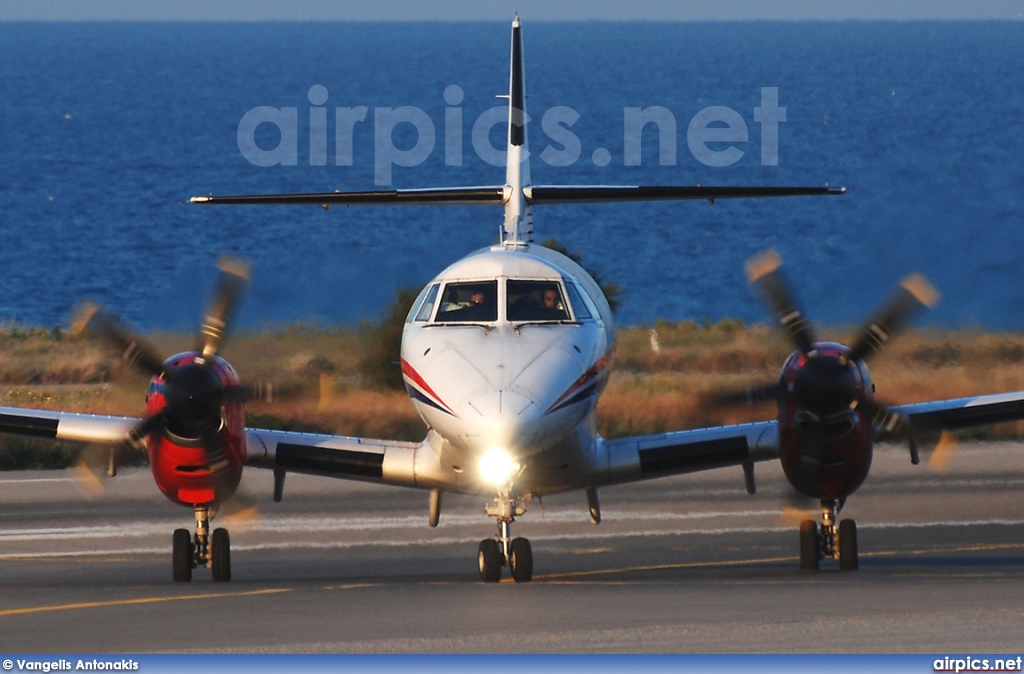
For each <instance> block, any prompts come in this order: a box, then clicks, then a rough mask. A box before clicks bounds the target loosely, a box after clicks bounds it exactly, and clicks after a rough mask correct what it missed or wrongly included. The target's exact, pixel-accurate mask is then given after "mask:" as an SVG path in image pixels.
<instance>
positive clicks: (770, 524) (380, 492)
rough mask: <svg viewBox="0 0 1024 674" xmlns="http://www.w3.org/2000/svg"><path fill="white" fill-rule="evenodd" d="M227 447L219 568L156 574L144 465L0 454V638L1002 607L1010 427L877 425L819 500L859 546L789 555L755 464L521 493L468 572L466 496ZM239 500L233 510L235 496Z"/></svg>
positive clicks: (190, 638) (720, 647) (519, 637)
mask: <svg viewBox="0 0 1024 674" xmlns="http://www.w3.org/2000/svg"><path fill="white" fill-rule="evenodd" d="M271 483H272V478H271V476H270V474H269V473H267V472H265V471H258V470H250V471H246V474H245V476H244V477H243V485H244V493H243V499H242V500H243V501H244V502H245V503H242V504H241V505H236V506H234V507H233V509H238V508H240V507H242V505H249V506H253V507H254V508H255V509H258V511H259V513H258V516H256V517H252V518H248V519H245V518H241V517H235V518H232V516H231V515H229V514H228V513H227V512H226V511H227V510H228V509H225V511H224V512H222V513H221V514H220V515H219V516H218V518H217V519H216V520H215V522H214V525H215V526H227V527H228V528H229V529H230V531H231V538H232V572H233V580H232V581H231V582H230V583H217V584H215V583H213V582H212V581H211V580H210V575H209V572H208V571H207V570H205V569H197V570H196V572H195V573H194V580H193V582H192V583H190V584H175V583H172V582H171V562H170V547H171V532H172V530H173V529H175V528H178V527H186V528H190V529H191V528H192V527H193V524H194V523H193V518H192V513H191V512H190V511H189V510H188V509H185V508H181V507H179V506H175V505H173V504H171V503H170V502H167V501H165V500H164V499H163V497H162V496H160V495H159V493H158V492H157V489H156V487H155V486H154V484H153V482H152V479H151V477H150V475H149V473H148V472H146V471H138V470H136V471H127V472H125V473H124V474H122V475H121V476H119V477H117V478H115V479H113V480H104V485H105V487H106V488H105V491H104V492H103V493H102V494H99V495H94V496H93V497H92V498H91V500H90V499H89V498H87V497H86V496H85V495H84V493H83V491H84V490H83V483H81V482H80V481H78V480H76V479H75V478H74V476H73V474H72V473H71V472H70V471H69V472H56V473H48V472H47V473H38V472H33V473H2V474H0V651H3V652H43V653H46V652H64V653H68V652H91V653H143V652H303V653H309V652H332V653H348V652H360V653H377V652H513V653H537V652H567V653H579V652H630V653H632V652H673V653H675V652H893V653H896V652H926V653H938V654H951V655H952V654H957V653H979V652H993V653H1006V654H1019V653H1020V650H1021V648H1022V644H1024V642H1022V641H1021V634H1022V629H1024V628H1022V625H1024V608H1022V604H1024V445H1022V444H1017V443H997V444H966V445H963V446H962V447H961V449H960V451H959V453H958V454H957V456H956V459H955V461H954V463H953V465H952V467H951V468H950V469H949V470H948V472H946V473H944V474H939V473H935V472H932V471H930V470H928V468H926V467H925V466H923V465H922V466H917V467H914V466H911V465H910V462H909V458H908V456H907V453H906V451H905V450H903V449H902V448H888V447H883V448H881V449H880V450H879V451H878V453H877V454H876V460H875V465H874V466H873V469H872V474H871V476H870V477H869V478H868V481H867V483H866V485H865V486H864V487H863V488H862V489H861V490H860V491H859V492H858V493H857V494H855V495H854V496H853V497H852V498H851V499H850V500H849V502H848V503H847V505H846V508H845V509H844V510H843V512H842V515H841V517H842V518H846V517H850V518H853V519H856V520H857V523H858V527H859V539H860V553H861V569H860V570H859V571H855V572H840V571H838V569H837V567H836V564H835V563H834V562H832V561H831V560H826V561H824V562H823V563H822V571H821V572H818V573H810V574H808V573H802V572H800V571H799V570H797V554H798V540H797V533H796V527H797V525H796V523H795V522H791V523H781V522H780V509H781V507H782V505H783V504H784V502H785V500H786V499H785V493H786V488H785V481H784V479H783V477H782V475H781V472H780V471H779V469H778V467H777V466H775V465H774V464H771V465H760V466H758V493H757V494H756V495H754V496H748V495H747V494H746V493H745V492H744V490H743V476H742V473H741V471H740V470H739V469H734V470H723V471H713V472H710V473H704V474H701V475H694V476H685V477H679V478H672V479H666V480H660V481H653V482H649V483H641V484H637V485H631V486H624V487H616V488H610V489H606V490H603V491H602V492H601V496H602V504H603V506H604V522H603V523H602V524H601V525H600V526H593V525H591V524H590V523H589V519H588V516H587V511H586V500H585V498H584V496H583V494H582V493H574V494H567V495H561V496H558V497H550V498H547V499H544V502H543V505H541V504H539V503H537V502H536V501H534V502H532V503H531V504H529V506H528V512H527V514H526V516H524V517H523V518H520V519H519V520H518V521H517V522H516V524H515V525H514V529H513V532H514V534H515V535H519V536H526V537H528V538H529V539H530V540H531V542H532V543H533V548H534V556H535V568H536V575H535V579H534V581H533V582H532V583H529V584H520V585H517V584H514V583H512V582H510V581H509V582H502V583H501V584H499V585H484V584H481V583H480V582H479V581H478V579H477V572H476V547H477V544H478V542H479V540H480V539H481V538H485V537H489V536H491V535H493V533H494V530H495V527H494V523H493V520H491V519H489V518H487V517H486V516H484V514H483V504H484V499H483V498H481V497H459V496H452V495H447V496H446V498H445V504H444V505H445V507H444V511H443V514H442V517H441V525H440V526H439V527H438V528H437V529H430V528H429V527H428V526H427V495H426V493H425V492H419V491H413V490H405V489H395V488H386V487H379V486H375V485H366V484H359V483H347V482H341V481H334V480H326V479H317V478H308V477H303V476H298V475H289V476H288V479H287V483H286V486H285V497H284V502H283V503H279V504H275V503H273V502H272V500H271ZM250 512H251V511H250Z"/></svg>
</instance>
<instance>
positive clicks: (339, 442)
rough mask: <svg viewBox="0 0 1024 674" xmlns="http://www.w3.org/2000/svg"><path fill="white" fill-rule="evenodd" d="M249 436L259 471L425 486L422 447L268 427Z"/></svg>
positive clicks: (250, 454)
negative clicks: (420, 478)
mask: <svg viewBox="0 0 1024 674" xmlns="http://www.w3.org/2000/svg"><path fill="white" fill-rule="evenodd" d="M245 435H246V447H247V451H248V457H247V459H246V463H247V464H249V465H251V466H254V467H257V468H268V469H271V470H283V471H285V472H292V473H305V474H307V475H319V476H322V477H333V478H339V479H346V480H360V481H369V482H382V483H385V484H395V485H401V486H407V487H416V486H421V485H418V484H417V480H416V471H415V457H416V451H417V450H418V449H419V448H420V443H415V442H399V441H392V440H373V439H367V438H355V437H346V436H334V435H317V434H313V433H293V432H289V431H270V430H262V429H246V432H245Z"/></svg>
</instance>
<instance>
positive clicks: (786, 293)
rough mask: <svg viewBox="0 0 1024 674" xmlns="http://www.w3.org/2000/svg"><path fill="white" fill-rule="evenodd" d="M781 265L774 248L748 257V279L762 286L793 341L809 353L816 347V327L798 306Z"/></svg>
mask: <svg viewBox="0 0 1024 674" xmlns="http://www.w3.org/2000/svg"><path fill="white" fill-rule="evenodd" d="M781 267H782V258H781V257H780V256H779V254H778V253H777V252H775V250H771V249H769V250H766V251H765V252H763V253H761V254H759V255H756V256H755V257H752V258H750V259H749V260H747V263H746V269H747V281H748V282H749V283H750V285H751V286H755V287H757V288H758V289H759V290H760V292H761V294H762V296H763V297H764V299H765V301H766V302H767V304H768V307H769V308H770V309H771V311H772V313H773V314H775V317H776V318H777V319H778V321H779V325H781V326H782V329H783V330H785V331H786V334H787V335H788V336H789V339H790V341H792V342H793V344H794V346H796V348H797V349H798V350H799V351H800V352H801V353H803V354H805V355H806V354H808V353H810V352H811V351H812V350H813V349H814V341H815V339H814V331H813V330H812V329H811V325H810V323H809V322H808V321H807V319H806V318H805V317H804V315H803V313H801V311H800V309H799V308H798V307H797V305H796V302H795V301H794V299H793V297H794V295H793V293H792V291H791V290H790V288H789V285H788V284H787V283H786V279H785V277H784V276H783V274H782V269H781Z"/></svg>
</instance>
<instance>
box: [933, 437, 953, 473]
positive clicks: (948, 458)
mask: <svg viewBox="0 0 1024 674" xmlns="http://www.w3.org/2000/svg"><path fill="white" fill-rule="evenodd" d="M957 445H958V443H957V439H956V436H955V435H953V434H952V433H951V432H950V431H947V430H945V429H943V430H942V434H941V435H939V441H938V442H937V443H936V445H935V449H934V451H932V456H931V458H930V459H928V467H929V468H930V469H932V470H933V471H935V472H936V473H945V472H946V471H947V470H949V465H950V464H951V463H952V462H953V455H954V454H956V449H957Z"/></svg>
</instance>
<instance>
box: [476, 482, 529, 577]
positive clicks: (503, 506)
mask: <svg viewBox="0 0 1024 674" xmlns="http://www.w3.org/2000/svg"><path fill="white" fill-rule="evenodd" d="M484 511H485V512H486V513H487V515H488V516H489V517H496V518H497V519H498V535H497V536H496V537H495V538H485V539H484V540H482V541H480V548H479V549H478V551H477V565H478V567H479V569H480V580H482V581H483V582H485V583H497V582H498V581H500V580H501V569H502V567H505V566H507V567H508V568H509V572H510V573H511V575H512V580H514V581H516V582H517V583H526V582H529V581H530V580H531V579H532V578H533V548H532V547H531V546H530V541H528V540H527V539H525V538H512V523H513V522H515V519H516V517H517V516H521V515H523V514H524V513H525V512H526V507H525V506H524V505H523V501H522V500H520V499H518V498H515V497H513V496H511V495H510V494H508V493H502V494H499V495H498V497H497V498H495V499H494V502H493V503H488V504H487V505H486V506H484Z"/></svg>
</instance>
